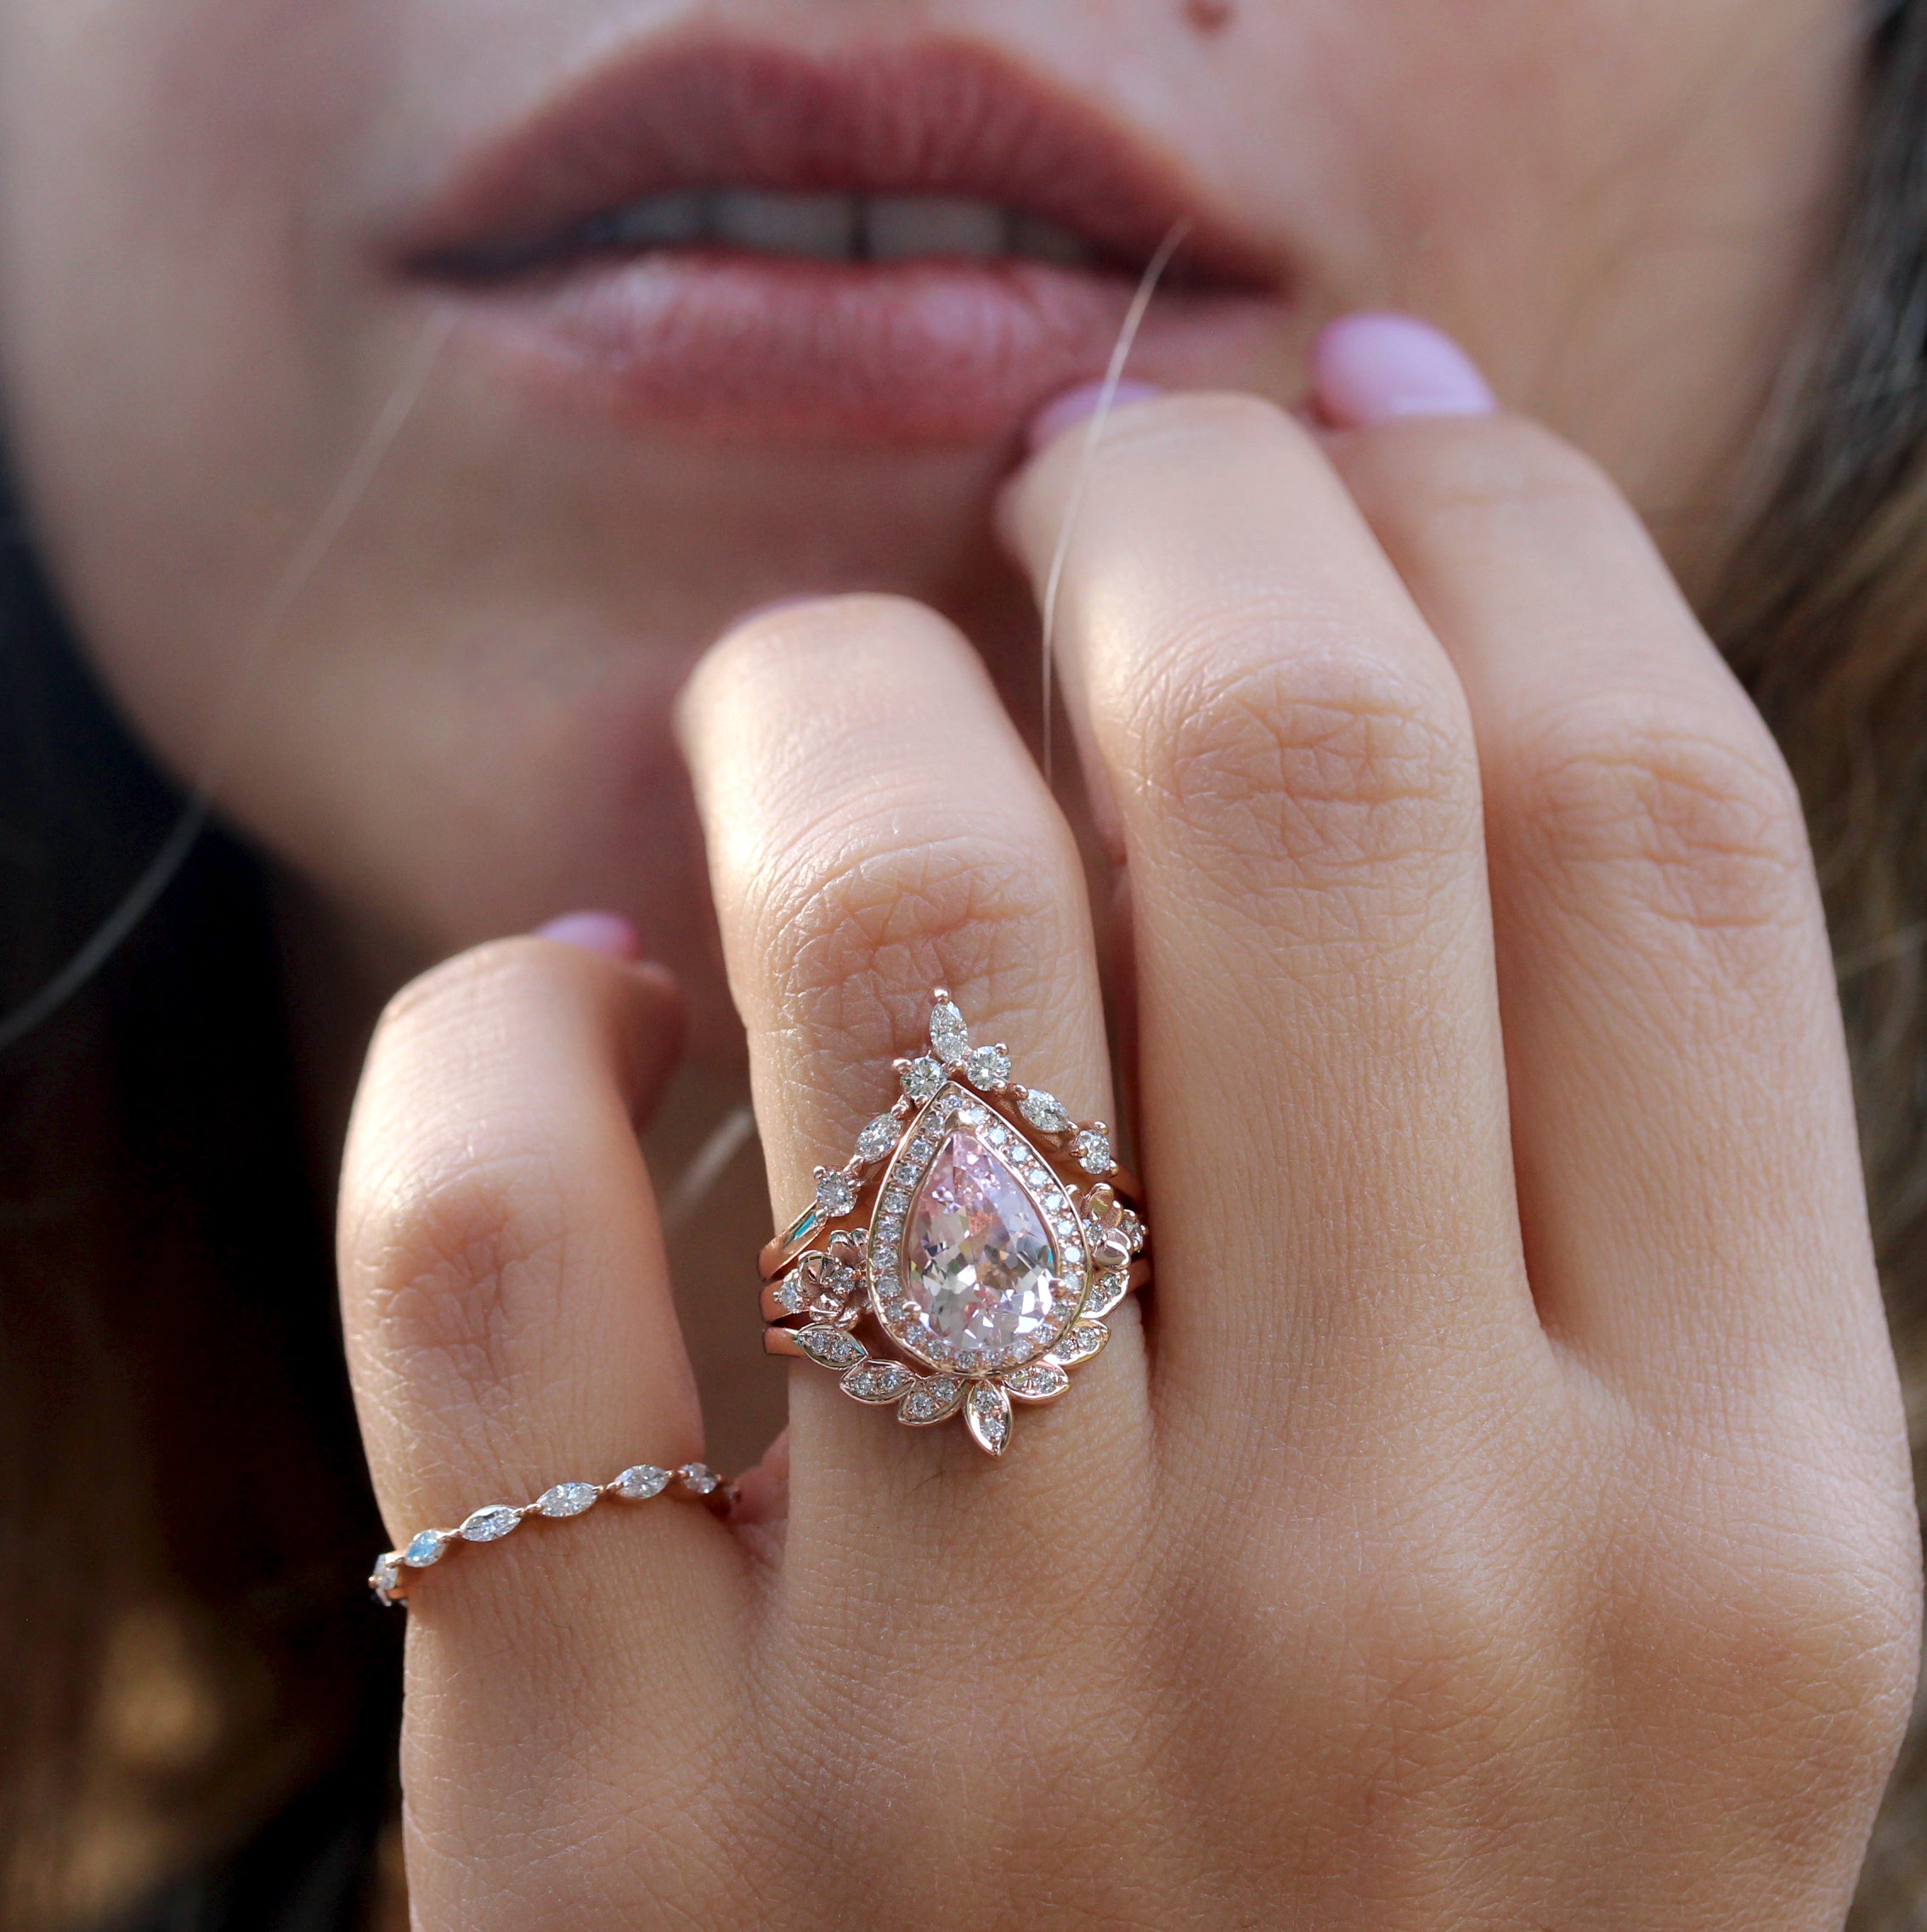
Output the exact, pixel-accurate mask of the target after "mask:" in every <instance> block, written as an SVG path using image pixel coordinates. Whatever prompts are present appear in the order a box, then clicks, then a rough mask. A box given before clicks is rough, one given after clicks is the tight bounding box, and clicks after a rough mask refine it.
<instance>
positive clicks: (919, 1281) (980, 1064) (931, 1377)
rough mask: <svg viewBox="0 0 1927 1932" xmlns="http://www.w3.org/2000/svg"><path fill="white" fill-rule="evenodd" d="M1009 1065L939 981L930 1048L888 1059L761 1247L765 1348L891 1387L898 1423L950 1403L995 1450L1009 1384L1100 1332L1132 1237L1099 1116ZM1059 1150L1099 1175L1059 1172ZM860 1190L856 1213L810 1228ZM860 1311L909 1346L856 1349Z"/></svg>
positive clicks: (860, 1394)
mask: <svg viewBox="0 0 1927 1932" xmlns="http://www.w3.org/2000/svg"><path fill="white" fill-rule="evenodd" d="M1011 1071H1012V1065H1011V1058H1010V1054H1009V1049H1008V1048H1005V1047H1004V1046H1003V1045H1002V1044H1001V1043H1000V1044H997V1045H994V1046H978V1045H975V1044H974V1043H973V1042H972V1041H971V1038H970V1033H969V1027H968V1026H967V1025H966V1024H965V1022H964V1019H963V1014H962V1012H961V1011H960V1010H959V1009H958V1007H957V1005H956V1003H955V1002H954V1001H952V999H951V997H950V996H949V995H948V994H947V993H945V992H943V991H941V990H940V991H938V993H937V994H936V996H935V1003H934V1004H933V1006H932V1008H931V1013H930V1050H929V1051H928V1052H927V1053H925V1054H918V1055H917V1056H916V1057H914V1058H913V1059H906V1060H900V1061H899V1062H898V1063H897V1076H898V1079H899V1081H900V1082H901V1086H902V1095H901V1099H898V1101H897V1102H896V1105H895V1106H894V1107H893V1108H892V1109H891V1110H890V1112H889V1113H887V1114H879V1115H878V1116H876V1117H875V1118H874V1119H873V1120H871V1121H868V1122H867V1124H866V1125H865V1127H863V1129H862V1132H861V1133H859V1134H858V1135H857V1137H856V1153H855V1155H854V1156H853V1158H852V1159H851V1160H850V1161H849V1162H848V1163H846V1164H845V1166H844V1167H841V1168H822V1167H819V1168H818V1169H817V1178H816V1199H815V1201H814V1202H813V1204H812V1206H811V1208H810V1209H809V1210H807V1211H805V1213H804V1214H803V1215H802V1216H800V1217H799V1218H798V1219H797V1221H796V1222H795V1223H793V1224H792V1226H791V1227H790V1228H789V1229H788V1231H787V1232H786V1233H785V1234H783V1235H780V1236H779V1237H778V1238H777V1240H776V1241H775V1242H774V1243H772V1244H771V1251H770V1253H769V1254H767V1255H766V1272H767V1271H768V1270H769V1269H770V1268H771V1261H772V1257H773V1261H774V1266H775V1268H776V1270H777V1274H776V1279H775V1280H772V1281H771V1284H770V1285H769V1286H768V1287H766V1290H765V1291H764V1308H765V1313H766V1315H767V1316H768V1317H769V1318H770V1319H771V1323H772V1327H771V1330H770V1332H769V1336H768V1341H769V1345H770V1346H771V1347H772V1348H773V1349H774V1350H775V1351H776V1352H777V1353H783V1354H798V1355H802V1356H804V1357H805V1358H806V1359H809V1360H811V1361H813V1362H816V1363H817V1364H819V1365H820V1366H822V1367H823V1368H826V1369H829V1370H834V1371H835V1372H836V1373H837V1374H838V1375H839V1376H840V1377H841V1380H842V1387H843V1388H844V1391H845V1393H847V1394H849V1395H850V1396H851V1397H853V1398H855V1399H856V1400H857V1401H859V1402H863V1403H868V1404H876V1405H879V1406H881V1405H884V1404H895V1405H896V1411H897V1417H898V1420H899V1421H902V1422H905V1423H907V1424H910V1425H912V1426H919V1427H920V1426H927V1425H929V1424H931V1423H935V1422H941V1421H945V1420H947V1418H948V1417H950V1416H952V1415H957V1414H958V1413H959V1412H961V1414H962V1415H963V1421H964V1423H965V1426H967V1428H968V1429H969V1432H970V1434H971V1436H972V1438H974V1439H975V1441H976V1442H977V1443H978V1444H979V1446H980V1447H981V1448H982V1449H985V1450H986V1451H987V1452H988V1453H989V1454H991V1455H1002V1454H1003V1450H1004V1449H1005V1448H1006V1447H1007V1446H1008V1444H1009V1438H1010V1428H1011V1406H1010V1405H1011V1401H1012V1398H1015V1399H1016V1400H1017V1401H1019V1402H1026V1403H1040V1402H1049V1401H1053V1400H1054V1399H1055V1398H1057V1397H1059V1396H1060V1395H1062V1394H1063V1393H1065V1391H1066V1390H1067V1389H1068V1387H1070V1378H1069V1376H1068V1375H1067V1374H1066V1373H1065V1371H1066V1370H1067V1369H1069V1368H1070V1367H1071V1365H1072V1364H1075V1363H1078V1362H1082V1361H1087V1360H1088V1359H1090V1358H1091V1357H1092V1356H1093V1355H1094V1354H1096V1353H1097V1352H1098V1350H1099V1348H1101V1347H1103V1346H1104V1344H1105V1342H1107V1341H1108V1340H1109V1339H1110V1330H1108V1328H1107V1327H1106V1326H1105V1322H1104V1320H1103V1319H1102V1318H1103V1317H1104V1316H1105V1315H1107V1314H1109V1313H1111V1311H1112V1310H1113V1309H1115V1308H1116V1307H1117V1305H1118V1303H1119V1302H1122V1300H1123V1298H1124V1296H1125V1295H1126V1294H1127V1293H1128V1292H1129V1291H1130V1289H1131V1287H1132V1285H1133V1276H1132V1272H1131V1270H1132V1264H1133V1260H1134V1258H1135V1257H1137V1256H1138V1255H1139V1254H1140V1253H1141V1252H1142V1251H1143V1248H1144V1228H1143V1224H1142V1223H1141V1222H1140V1221H1139V1219H1138V1217H1137V1216H1136V1215H1135V1214H1134V1213H1133V1212H1132V1211H1131V1210H1130V1209H1129V1208H1127V1207H1126V1206H1124V1205H1123V1204H1122V1202H1121V1201H1120V1200H1118V1199H1117V1195H1116V1189H1114V1188H1113V1187H1112V1186H1111V1185H1110V1183H1108V1182H1107V1181H1105V1180H1104V1179H1103V1178H1102V1177H1104V1176H1106V1175H1110V1174H1113V1173H1115V1172H1117V1163H1116V1155H1115V1154H1114V1152H1113V1149H1112V1143H1111V1138H1110V1129H1109V1128H1108V1127H1106V1126H1105V1124H1104V1123H1103V1122H1102V1121H1083V1122H1080V1121H1077V1120H1076V1119H1074V1118H1073V1117H1072V1116H1071V1113H1070V1111H1069V1110H1068V1109H1066V1108H1065V1106H1064V1104H1063V1103H1062V1102H1061V1101H1060V1100H1059V1099H1057V1097H1056V1096H1055V1095H1054V1094H1052V1093H1046V1092H1044V1091H1043V1089H1042V1088H1039V1087H1021V1086H1017V1085H1014V1084H1013V1083H1012V1082H1011V1078H1010V1076H1011ZM879 1167H880V1168H881V1172H878V1171H877V1170H878V1169H879ZM1073 1168H1074V1169H1077V1170H1081V1171H1082V1173H1083V1174H1084V1175H1085V1176H1088V1177H1096V1178H1097V1184H1095V1185H1088V1184H1087V1183H1085V1182H1083V1181H1077V1182H1072V1181H1070V1180H1066V1179H1065V1178H1064V1173H1065V1170H1067V1169H1073ZM872 1190H873V1191H872ZM866 1193H867V1194H868V1196H869V1198H868V1201H867V1209H865V1210H862V1211H861V1212H867V1225H865V1226H862V1227H860V1228H850V1227H845V1228H843V1229H838V1230H836V1231H834V1232H832V1233H828V1235H827V1239H825V1234H826V1230H828V1229H829V1227H830V1223H833V1222H835V1221H839V1220H844V1219H845V1218H847V1217H853V1216H855V1215H856V1214H857V1213H858V1212H860V1209H859V1203H860V1202H862V1201H863V1200H864V1197H865V1195H866ZM813 1240H823V1241H824V1245H823V1246H822V1247H820V1248H817V1247H811V1246H809V1244H810V1243H811V1241H813ZM805 1249H806V1250H807V1251H802V1252H800V1251H801V1250H805ZM784 1270H787V1272H783V1271H784ZM865 1317H867V1318H868V1319H871V1320H873V1322H874V1323H875V1324H876V1325H877V1327H878V1328H879V1329H880V1330H882V1333H883V1335H884V1336H885V1337H886V1338H887V1339H888V1340H889V1342H890V1343H891V1344H893V1345H894V1347H896V1349H897V1350H898V1351H899V1352H900V1353H901V1355H903V1356H905V1357H907V1358H908V1363H906V1362H904V1361H900V1360H896V1359H891V1358H890V1357H887V1356H880V1355H875V1354H873V1353H871V1351H870V1349H869V1348H868V1347H866V1346H865V1344H864V1343H863V1342H862V1341H860V1340H859V1339H858V1337H857V1336H856V1334H855V1333H854V1332H853V1330H855V1329H856V1326H857V1325H858V1324H859V1322H860V1321H862V1319H864V1318H865ZM799 1318H800V1320H801V1325H800V1326H798V1327H789V1326H787V1325H786V1324H787V1323H788V1322H790V1321H793V1320H796V1319H799ZM909 1364H915V1366H914V1367H913V1366H911V1365H909ZM918 1370H923V1371H925V1372H924V1373H918Z"/></svg>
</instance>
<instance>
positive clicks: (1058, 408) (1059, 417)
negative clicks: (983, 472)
mask: <svg viewBox="0 0 1927 1932" xmlns="http://www.w3.org/2000/svg"><path fill="white" fill-rule="evenodd" d="M1163 393H1164V392H1163V391H1162V390H1161V389H1160V388H1159V387H1157V386H1156V383H1153V382H1120V383H1119V384H1118V385H1117V393H1116V395H1115V396H1113V397H1112V398H1111V403H1110V406H1111V407H1112V408H1113V409H1114V410H1122V409H1123V408H1125V407H1126V406H1127V404H1132V403H1148V402H1150V401H1152V400H1153V399H1154V398H1156V397H1159V396H1161V395H1162V394H1163ZM1103 400H1104V385H1103V383H1101V382H1082V383H1080V384H1078V386H1077V387H1076V388H1075V389H1066V390H1065V392H1064V393H1063V394H1062V395H1061V396H1057V397H1054V398H1052V399H1051V400H1050V401H1049V402H1048V403H1046V404H1044V406H1043V408H1042V409H1041V410H1038V411H1037V414H1036V415H1034V416H1032V417H1031V427H1029V428H1028V429H1027V430H1026V432H1024V440H1025V443H1026V446H1027V447H1028V448H1029V449H1031V450H1032V451H1033V452H1034V451H1036V450H1039V449H1043V446H1044V444H1045V443H1049V442H1052V441H1054V440H1055V438H1058V437H1060V436H1061V435H1063V433H1064V432H1065V430H1067V429H1075V428H1076V427H1077V425H1078V424H1079V423H1081V422H1088V421H1089V420H1090V419H1091V417H1093V416H1094V415H1096V414H1097V411H1098V405H1099V404H1100V403H1101V402H1102V401H1103Z"/></svg>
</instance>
